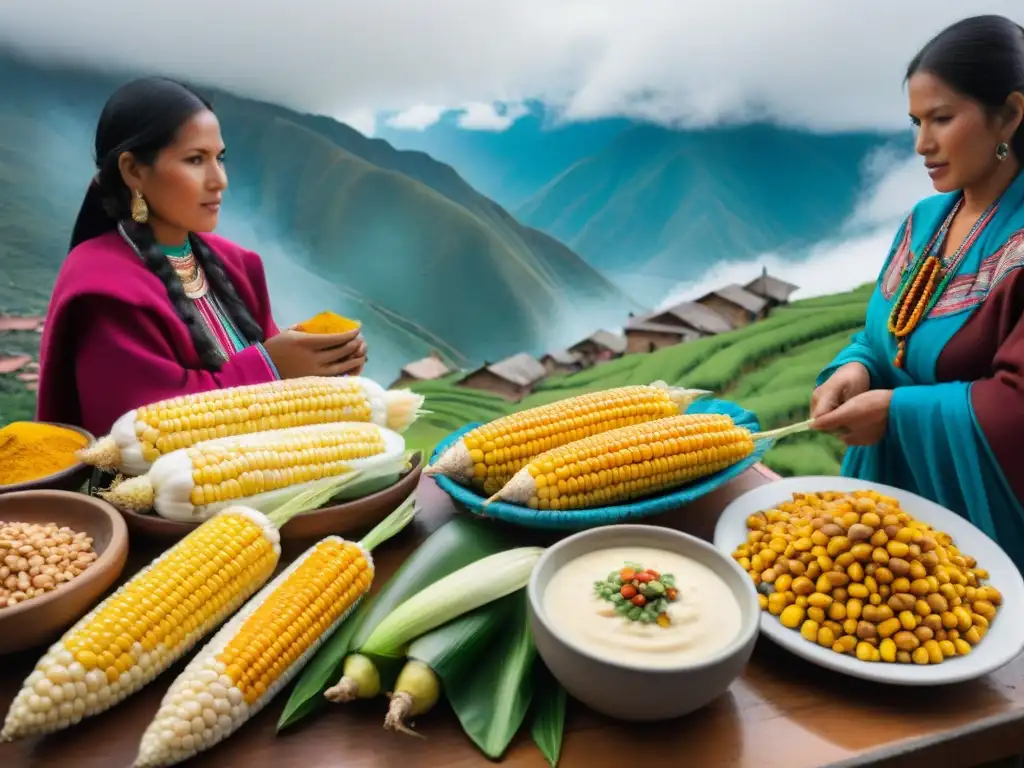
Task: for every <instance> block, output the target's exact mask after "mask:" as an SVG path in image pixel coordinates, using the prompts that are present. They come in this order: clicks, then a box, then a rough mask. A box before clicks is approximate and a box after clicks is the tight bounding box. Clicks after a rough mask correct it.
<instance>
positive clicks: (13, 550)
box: [0, 522, 97, 608]
mask: <svg viewBox="0 0 1024 768" xmlns="http://www.w3.org/2000/svg"><path fill="white" fill-rule="evenodd" d="M92 545H93V540H92V538H91V537H90V536H88V535H87V534H85V533H81V532H76V531H72V530H71V529H70V528H67V527H61V526H57V525H55V524H53V523H47V524H35V523H20V522H10V523H3V522H0V559H2V562H3V565H0V585H2V586H0V608H8V607H12V606H15V605H18V604H20V603H22V602H24V601H26V600H31V599H33V598H35V597H38V596H40V595H43V594H46V593H47V592H50V591H52V590H54V589H57V588H58V587H59V586H60V585H61V584H62V583H65V582H68V581H71V580H72V579H73V578H75V577H76V576H78V575H79V574H81V573H83V572H84V571H85V570H86V569H87V568H88V567H89V566H90V565H91V564H92V563H93V562H94V561H95V560H96V558H97V554H96V553H95V552H94V551H93V549H92ZM58 568H59V570H58Z"/></svg>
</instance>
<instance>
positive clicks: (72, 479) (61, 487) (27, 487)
mask: <svg viewBox="0 0 1024 768" xmlns="http://www.w3.org/2000/svg"><path fill="white" fill-rule="evenodd" d="M39 423H40V424H50V425H51V426H54V427H63V428H64V429H69V430H71V431H72V432H77V433H78V434H80V435H82V436H83V437H84V438H86V439H87V440H88V441H89V442H88V443H87V444H86V445H87V446H91V445H92V444H93V443H95V442H96V437H95V436H94V435H93V434H92V433H90V432H86V431H85V430H84V429H82V428H81V427H75V426H72V425H71V424H59V423H55V422H50V421H42V422H39ZM90 472H92V467H90V466H89V465H88V464H83V463H82V462H78V463H77V464H74V465H72V466H70V467H68V468H67V469H62V470H61V471H60V472H55V473H54V474H52V475H47V476H46V477H40V478H39V479H37V480H29V481H27V482H24V483H14V484H12V485H3V484H0V494H7V493H20V492H21V491H43V490H53V491H77V490H78V489H79V488H81V487H82V485H83V484H84V483H85V481H86V480H88V479H89V473H90Z"/></svg>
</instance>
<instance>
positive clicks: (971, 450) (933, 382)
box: [811, 16, 1024, 568]
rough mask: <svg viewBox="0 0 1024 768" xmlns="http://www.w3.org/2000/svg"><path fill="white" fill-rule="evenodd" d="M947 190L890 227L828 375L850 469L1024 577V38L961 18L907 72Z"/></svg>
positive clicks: (821, 398) (830, 424)
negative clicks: (931, 514) (995, 553)
mask: <svg viewBox="0 0 1024 768" xmlns="http://www.w3.org/2000/svg"><path fill="white" fill-rule="evenodd" d="M907 91H908V95H909V101H910V114H911V120H912V121H913V123H914V125H915V126H916V127H917V140H916V151H917V152H918V154H920V155H921V156H922V157H923V158H924V164H925V166H926V167H927V168H928V173H929V175H930V176H931V178H932V183H933V185H934V187H935V189H936V191H937V192H938V193H939V194H937V195H934V196H931V197H928V198H926V199H925V200H923V201H921V202H919V203H918V204H917V205H916V206H915V207H914V208H913V211H912V212H911V213H910V215H909V216H908V217H907V218H906V220H905V221H904V222H903V224H902V226H901V227H900V228H899V231H898V232H897V234H896V237H895V239H894V241H893V245H892V248H891V250H890V252H889V255H888V258H887V259H886V262H885V264H884V266H883V268H882V271H881V274H880V276H879V279H878V284H877V286H876V287H875V290H874V293H873V294H872V296H871V299H870V302H869V304H868V309H867V317H866V322H865V327H864V330H863V331H862V332H861V333H858V334H857V335H856V336H854V337H853V339H852V341H851V343H850V344H849V346H847V347H846V348H845V349H844V350H843V351H842V352H841V353H840V354H839V355H838V356H837V357H836V359H835V360H833V361H832V363H831V364H830V365H829V366H828V367H827V368H826V369H825V370H824V371H822V372H821V374H820V375H819V377H818V381H817V384H818V386H817V388H816V389H815V391H814V394H813V396H812V401H811V416H812V418H813V419H814V422H813V428H815V429H819V430H823V431H828V432H832V433H835V434H837V435H838V436H839V437H840V438H841V439H843V440H844V442H845V443H846V444H847V445H848V446H850V447H849V448H848V450H847V452H846V457H845V459H844V461H843V466H842V474H843V475H845V476H848V477H857V478H861V479H864V480H869V481H873V482H878V483H884V484H887V485H892V486H896V487H898V488H902V489H904V490H907V491H910V492H912V493H916V494H918V495H920V496H924V497H926V498H928V499H931V500H932V501H935V502H936V503H938V504H941V505H942V506H944V507H946V508H948V509H951V510H953V511H955V512H956V513H958V514H960V515H962V516H963V517H965V518H967V519H968V520H970V521H971V522H972V523H973V524H974V525H975V526H977V527H978V528H980V529H981V530H982V531H984V532H985V533H986V534H987V535H988V536H989V537H991V538H992V539H994V540H995V541H996V542H998V543H999V545H1000V546H1001V547H1002V548H1003V549H1004V550H1005V551H1006V552H1007V553H1008V554H1009V555H1010V557H1011V558H1013V560H1014V562H1015V563H1016V564H1017V567H1018V568H1024V269H1022V267H1024V173H1021V161H1022V160H1024V127H1022V122H1024V29H1022V28H1021V27H1020V26H1019V25H1017V24H1015V23H1014V22H1012V21H1010V20H1008V19H1006V18H1003V17H1000V16H979V17H974V18H970V19H966V20H964V21H961V22H958V23H957V24H954V25H953V26H951V27H949V28H947V29H946V30H944V31H943V32H941V33H940V34H939V35H938V36H936V37H935V38H934V39H933V40H931V41H930V42H929V43H928V44H927V45H926V46H925V47H924V48H923V49H922V51H921V52H920V53H919V54H918V55H917V56H916V57H915V58H914V59H913V61H912V62H911V63H910V66H909V68H908V71H907Z"/></svg>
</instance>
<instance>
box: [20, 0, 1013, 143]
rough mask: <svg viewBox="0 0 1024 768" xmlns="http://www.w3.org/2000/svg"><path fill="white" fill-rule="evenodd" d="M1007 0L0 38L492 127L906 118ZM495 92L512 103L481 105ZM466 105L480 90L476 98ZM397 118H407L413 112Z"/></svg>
mask: <svg viewBox="0 0 1024 768" xmlns="http://www.w3.org/2000/svg"><path fill="white" fill-rule="evenodd" d="M976 13H1002V14H1005V15H1008V16H1010V17H1011V18H1014V19H1016V20H1017V21H1024V4H1022V3H1021V2H1020V0H972V2H971V3H970V4H966V3H964V2H962V0H900V2H895V3H894V2H891V1H888V0H887V1H886V2H883V1H882V0H860V1H859V2H852V1H851V0H846V2H821V1H820V0H778V1H777V2H771V3H765V2H758V1H757V0H717V2H714V3H699V4H697V3H683V2H679V0H644V2H642V3H623V2H621V0H559V2H552V0H486V2H482V1H481V0H336V2H330V3H325V2H323V0H288V1H287V2H281V1H280V0H264V1H263V2H260V3H258V4H257V5H255V6H254V5H253V4H252V3H248V2H242V0H218V2H214V3H211V2H208V1H207V0H178V1H177V2H175V3H139V2H137V1H129V0H104V2H102V3H98V4H97V3H83V2H81V0H46V2H40V0H4V2H3V3H2V4H0V46H6V47H9V48H11V49H13V50H17V51H20V52H22V53H25V54H28V55H31V56H33V57H35V58H37V59H41V60H46V61H60V62H69V63H74V64H90V65H93V66H97V67H102V68H107V69H115V70H128V71H135V72H137V71H140V70H142V69H144V70H149V71H154V72H162V73H165V74H170V75H175V76H179V77H187V78H190V79H193V80H196V81H198V82H201V83H205V84H208V85H216V86H221V87H225V88H228V89H230V90H234V91H236V92H239V93H241V94H244V95H248V96H252V97H255V98H262V99H266V100H269V101H272V102H276V103H279V104H282V105H284V106H288V107H292V108H295V109H299V110H303V111H309V112H316V113H320V114H326V115H330V116H333V117H337V118H339V119H351V117H352V116H356V117H358V118H359V123H360V126H361V128H368V127H372V125H371V123H372V122H373V120H372V118H371V119H367V116H368V115H371V116H372V115H380V114H382V113H388V114H394V113H400V114H403V118H402V119H404V120H408V121H410V127H416V125H418V124H421V123H422V121H423V120H425V119H426V118H427V117H430V116H432V115H433V114H435V112H436V111H437V109H438V107H437V106H428V107H423V106H422V105H445V106H446V107H447V108H449V109H455V110H463V123H464V125H466V126H467V127H477V128H484V127H487V128H490V129H491V130H494V129H496V128H500V126H502V125H505V124H507V123H509V122H510V121H511V120H512V119H513V117H512V116H513V115H515V114H516V113H515V109H516V108H515V106H514V105H518V104H521V103H522V102H524V101H526V100H529V99H537V100H539V101H542V102H544V103H545V104H546V105H547V106H548V107H549V108H552V109H554V110H556V111H557V112H559V113H560V114H561V115H562V116H563V118H565V119H572V120H587V119H593V118H600V117H607V116H615V115H626V116H632V117H640V118H646V119H650V120H655V121H658V122H661V123H666V124H671V125H681V126H686V125H707V124H713V123H716V122H719V121H723V120H728V121H748V120H752V119H765V120H771V121H775V122H779V123H781V124H785V125H794V126H804V127H810V128H812V129H819V130H844V129H863V128H878V129H891V128H900V127H903V126H905V125H906V103H905V96H904V94H903V91H902V79H903V72H904V69H905V66H906V63H907V61H908V60H909V59H910V58H911V57H912V56H913V54H914V53H915V52H916V50H917V49H918V48H919V47H920V46H921V45H922V44H923V43H925V42H926V41H927V40H928V38H929V37H930V36H932V35H933V34H934V33H936V32H938V31H939V30H940V29H941V28H942V27H944V26H945V25H947V24H948V23H950V22H952V21H954V20H956V19H958V18H961V17H963V16H966V15H970V14H976ZM495 104H508V105H513V112H512V113H511V115H508V114H506V116H505V119H504V120H497V117H499V116H500V114H501V112H500V109H496V108H495V107H494V105H495ZM481 105H483V106H481ZM412 116H419V118H420V120H419V121H413V120H412Z"/></svg>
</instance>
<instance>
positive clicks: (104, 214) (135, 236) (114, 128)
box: [69, 77, 263, 370]
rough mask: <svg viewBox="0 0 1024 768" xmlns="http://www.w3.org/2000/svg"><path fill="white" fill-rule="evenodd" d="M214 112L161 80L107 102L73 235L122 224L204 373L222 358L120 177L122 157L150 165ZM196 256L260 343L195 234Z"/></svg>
mask: <svg viewBox="0 0 1024 768" xmlns="http://www.w3.org/2000/svg"><path fill="white" fill-rule="evenodd" d="M204 110H210V111H213V109H212V106H211V104H210V102H209V101H207V100H206V99H204V98H203V97H202V96H200V95H199V94H198V93H196V92H195V91H193V90H191V89H189V88H188V87H186V86H185V85H182V84H181V83H178V82H175V81H173V80H168V79H166V78H162V77H147V78H143V79H141V80H133V81H132V82H130V83H127V84H126V85H123V86H121V87H120V88H118V89H117V90H116V91H115V92H114V93H113V95H112V96H111V97H110V98H109V99H108V100H107V103H106V104H105V105H104V107H103V111H102V112H101V113H100V119H99V123H98V124H97V126H96V147H95V152H96V168H97V173H96V176H95V177H94V178H93V181H92V183H91V184H90V185H89V189H88V190H87V191H86V193H85V199H84V200H83V201H82V207H81V209H80V210H79V211H78V218H77V219H76V220H75V227H74V230H73V231H72V233H71V244H70V247H69V250H70V249H73V248H75V246H77V245H78V244H79V243H82V242H84V241H86V240H91V239H92V238H94V237H98V236H100V235H103V234H105V233H107V232H110V231H112V230H114V229H116V228H118V225H120V228H121V230H122V231H123V232H124V234H125V235H126V236H127V237H128V238H129V239H130V240H131V241H132V244H133V245H134V246H135V247H136V248H137V249H138V251H139V253H140V254H141V256H142V259H143V261H145V263H146V266H147V267H149V269H150V270H152V272H153V273H154V274H155V275H156V276H157V277H159V278H160V279H161V280H162V281H163V283H164V287H165V288H166V289H167V294H168V296H170V299H171V303H172V304H173V305H174V309H175V311H176V312H177V313H178V316H179V317H180V318H181V319H182V321H183V322H184V323H185V325H187V326H188V329H189V333H190V334H191V336H192V341H193V342H194V343H195V346H196V350H197V352H198V353H199V357H200V359H201V360H202V363H203V365H204V367H206V368H209V369H212V370H217V369H218V368H220V366H221V365H222V364H223V362H224V360H223V358H222V356H221V355H220V354H219V352H218V348H217V345H216V344H215V342H214V340H213V339H212V338H211V337H210V335H209V334H207V333H206V332H205V330H204V327H203V320H202V318H201V317H200V315H199V312H198V311H197V310H196V307H195V305H194V303H193V302H192V300H191V299H189V298H188V296H186V295H185V289H184V288H183V287H182V284H181V280H180V279H179V278H178V276H177V273H175V271H174V269H173V267H172V266H171V264H170V262H169V261H168V260H167V257H166V256H165V255H164V252H163V251H162V250H160V247H159V246H158V245H157V242H156V239H155V238H154V236H153V230H152V229H150V227H149V225H148V224H138V223H137V222H135V221H133V220H132V218H131V191H130V190H129V189H128V186H127V185H126V184H125V183H124V179H122V177H121V171H120V168H119V166H118V158H119V157H120V156H121V154H122V153H123V152H131V153H132V155H133V156H134V157H135V159H136V160H137V161H138V162H139V163H142V164H143V165H151V164H152V163H153V162H154V160H156V157H157V155H158V154H159V153H160V150H162V149H163V148H164V147H166V146H168V145H169V144H171V143H172V142H173V141H174V139H175V137H176V136H177V133H178V131H179V130H180V129H181V126H182V125H184V124H185V123H186V122H188V120H189V119H190V118H191V117H192V116H193V115H195V114H196V113H198V112H202V111H204ZM189 239H190V242H191V245H192V252H193V254H194V255H195V258H196V260H197V261H198V263H199V265H200V267H202V269H203V271H204V272H205V273H206V278H207V280H208V282H209V285H210V287H211V288H212V289H213V292H214V293H215V294H216V296H217V298H218V299H219V300H220V302H221V304H222V305H223V307H224V310H225V311H226V312H227V313H228V315H229V316H230V318H231V320H232V321H233V322H234V324H235V326H236V327H237V328H238V331H239V332H240V333H241V334H242V335H243V336H245V337H246V339H248V341H249V342H258V341H263V330H262V328H260V326H259V324H258V323H257V322H256V321H255V320H254V319H253V317H252V314H250V312H249V310H248V308H246V306H245V304H244V303H243V302H242V300H241V299H240V298H239V297H238V293H237V292H236V291H235V286H234V285H233V284H232V282H231V278H229V277H228V275H227V272H225V270H224V265H223V264H222V263H221V260H220V258H218V256H217V254H215V253H214V252H213V251H212V250H210V248H209V247H208V246H207V245H206V244H205V243H204V242H203V241H202V239H201V238H199V237H196V236H195V235H190V238H189Z"/></svg>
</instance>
